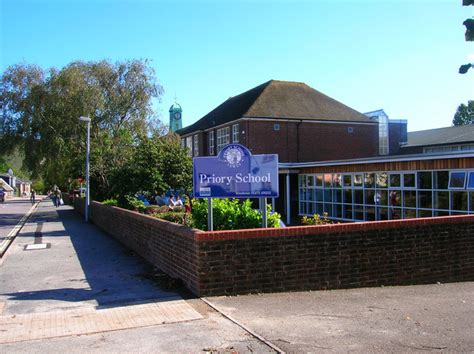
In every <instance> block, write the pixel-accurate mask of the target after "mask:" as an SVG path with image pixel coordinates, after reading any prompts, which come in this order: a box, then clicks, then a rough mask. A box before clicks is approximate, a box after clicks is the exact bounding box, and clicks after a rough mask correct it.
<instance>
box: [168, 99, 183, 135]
mask: <svg viewBox="0 0 474 354" xmlns="http://www.w3.org/2000/svg"><path fill="white" fill-rule="evenodd" d="M169 113H170V124H169V125H170V130H171V131H172V132H176V131H177V130H179V129H181V128H182V127H183V117H182V115H183V110H182V109H181V106H180V105H179V104H178V103H177V102H175V103H174V104H172V105H171V107H170V110H169Z"/></svg>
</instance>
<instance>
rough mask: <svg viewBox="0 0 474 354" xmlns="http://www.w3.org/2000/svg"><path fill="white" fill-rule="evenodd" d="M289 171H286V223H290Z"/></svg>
mask: <svg viewBox="0 0 474 354" xmlns="http://www.w3.org/2000/svg"><path fill="white" fill-rule="evenodd" d="M290 195H291V194H290V173H289V172H287V173H286V224H287V225H289V224H290V220H291V209H290V208H291V201H290Z"/></svg>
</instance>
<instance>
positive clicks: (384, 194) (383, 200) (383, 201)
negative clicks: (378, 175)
mask: <svg viewBox="0 0 474 354" xmlns="http://www.w3.org/2000/svg"><path fill="white" fill-rule="evenodd" d="M377 193H378V194H379V195H380V205H388V191H386V190H383V191H377Z"/></svg>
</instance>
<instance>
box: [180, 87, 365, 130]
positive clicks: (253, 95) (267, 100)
mask: <svg viewBox="0 0 474 354" xmlns="http://www.w3.org/2000/svg"><path fill="white" fill-rule="evenodd" d="M240 118H284V119H305V120H326V121H348V122H366V123H374V122H373V121H372V120H371V119H369V118H368V117H367V116H365V115H363V114H362V113H360V112H357V111H356V110H354V109H352V108H350V107H348V106H346V105H344V104H342V103H340V102H338V101H336V100H334V99H332V98H331V97H329V96H326V95H324V94H323V93H321V92H319V91H316V90H315V89H313V88H311V87H309V86H308V85H306V84H304V83H302V82H291V81H276V80H270V81H268V82H266V83H264V84H262V85H259V86H257V87H254V88H252V89H250V90H248V91H246V92H244V93H241V94H240V95H237V96H234V97H230V98H229V99H228V100H226V101H225V102H223V103H222V104H221V105H219V106H218V107H216V108H215V109H214V110H212V111H211V112H209V113H208V114H206V115H205V116H204V117H203V118H201V119H200V120H198V121H197V122H196V123H194V124H192V125H190V126H187V127H185V128H183V129H180V130H178V131H177V133H178V134H180V135H185V134H188V133H191V132H195V131H198V130H205V129H208V128H211V127H214V126H218V125H221V124H225V123H228V122H231V121H234V120H236V119H240Z"/></svg>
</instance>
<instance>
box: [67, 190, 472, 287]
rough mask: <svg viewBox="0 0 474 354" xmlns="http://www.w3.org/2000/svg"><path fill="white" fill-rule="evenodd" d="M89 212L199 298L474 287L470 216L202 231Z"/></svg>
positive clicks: (112, 211) (114, 212)
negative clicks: (401, 287) (386, 287)
mask: <svg viewBox="0 0 474 354" xmlns="http://www.w3.org/2000/svg"><path fill="white" fill-rule="evenodd" d="M83 205H84V204H83V201H82V200H80V199H79V200H77V201H76V208H79V210H81V211H83ZM90 209H91V220H92V221H93V222H94V223H95V224H96V225H97V226H99V227H100V228H102V229H103V230H105V231H106V232H108V233H109V234H111V235H113V236H114V237H116V238H117V239H118V240H119V241H120V242H122V243H123V244H124V245H126V246H127V247H129V248H130V249H132V250H134V251H135V252H137V253H138V254H140V255H141V256H142V257H144V258H145V259H147V260H148V261H149V262H150V263H152V264H153V265H155V266H156V267H158V268H160V269H162V270H163V271H165V272H167V273H168V274H169V275H171V276H173V277H177V278H180V279H182V280H183V282H184V283H185V284H186V286H187V287H188V288H189V289H190V290H191V291H192V292H194V293H195V294H196V295H199V296H209V295H227V294H229V295H230V294H244V293H250V292H277V291H290V290H310V289H312V290H319V289H338V288H350V287H369V286H380V285H404V284H425V283H434V282H438V281H439V282H454V281H468V280H469V281H473V280H474V215H470V216H449V217H438V218H426V219H410V220H397V221H380V222H366V223H353V224H337V225H325V226H304V227H289V228H283V229H254V230H237V231H213V232H202V231H199V230H191V229H188V228H186V227H184V226H181V225H176V224H173V223H169V222H167V221H162V220H157V219H155V218H152V217H148V216H145V215H140V214H138V213H135V212H132V211H128V210H123V209H120V208H114V207H110V206H104V205H102V204H100V203H96V202H94V203H92V205H91V207H90Z"/></svg>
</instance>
